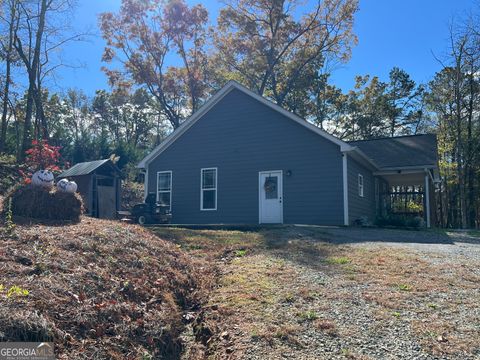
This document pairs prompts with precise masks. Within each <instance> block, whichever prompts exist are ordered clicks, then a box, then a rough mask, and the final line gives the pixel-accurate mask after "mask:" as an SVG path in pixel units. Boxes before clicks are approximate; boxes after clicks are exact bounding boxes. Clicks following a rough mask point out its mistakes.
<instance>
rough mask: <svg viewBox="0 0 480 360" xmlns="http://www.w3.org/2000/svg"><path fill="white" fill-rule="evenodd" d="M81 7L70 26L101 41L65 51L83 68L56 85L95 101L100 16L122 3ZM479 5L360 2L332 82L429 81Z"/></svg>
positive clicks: (449, 0)
mask: <svg viewBox="0 0 480 360" xmlns="http://www.w3.org/2000/svg"><path fill="white" fill-rule="evenodd" d="M188 2H189V3H198V1H194V0H188ZM78 4H79V7H78V9H77V11H76V15H75V18H74V19H72V24H75V28H76V29H77V30H83V29H86V28H90V29H92V30H93V31H94V32H96V34H97V36H94V37H92V38H91V39H90V41H89V42H87V43H72V44H70V45H69V46H68V47H67V48H66V49H65V52H64V54H65V55H64V57H65V59H66V60H68V61H71V62H75V63H81V64H83V66H82V67H81V68H78V69H69V68H64V69H61V70H60V71H59V72H58V76H57V79H56V81H55V84H53V83H52V86H54V88H55V90H57V91H63V90H66V89H68V88H79V89H82V90H83V91H85V93H86V94H87V95H91V96H92V95H94V93H95V90H96V89H108V84H107V81H106V77H105V75H104V74H103V73H102V71H101V70H100V67H101V66H102V63H101V61H100V58H101V55H102V51H103V45H104V43H103V40H102V39H101V37H100V32H99V30H98V26H97V16H98V14H99V13H101V12H104V11H115V10H116V9H118V8H119V6H120V0H81V1H79V2H78ZM202 4H203V5H204V6H206V7H207V8H208V10H209V12H210V20H211V21H215V19H216V16H217V13H218V9H219V8H220V7H221V4H220V3H219V2H217V1H202ZM476 4H478V2H477V1H476V0H360V11H359V12H358V13H357V16H356V23H355V33H356V34H357V36H358V45H357V46H356V47H354V49H353V53H352V58H351V60H350V61H349V62H348V63H347V64H344V65H342V66H341V67H339V68H337V69H336V70H335V71H334V73H333V76H332V82H333V83H334V84H335V85H337V86H339V87H341V88H342V89H344V90H349V89H351V88H352V86H353V84H354V77H355V75H365V74H371V75H378V76H379V77H380V78H381V79H386V78H387V77H388V72H389V71H390V69H391V68H392V67H394V66H398V67H400V68H402V69H404V70H406V71H407V72H408V73H409V74H410V75H411V76H412V78H413V79H414V80H416V81H417V82H427V81H428V80H429V79H430V78H431V77H432V76H433V74H434V73H435V72H436V71H437V70H439V68H440V65H439V63H438V62H437V60H435V58H434V56H433V54H435V55H436V56H438V57H442V55H444V53H445V51H446V49H447V46H448V24H449V22H450V21H451V19H452V17H454V16H455V17H460V16H462V15H464V14H465V13H467V12H468V11H470V10H472V9H473V8H474V7H475V6H476ZM432 53H433V54H432Z"/></svg>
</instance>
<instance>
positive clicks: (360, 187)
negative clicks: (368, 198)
mask: <svg viewBox="0 0 480 360" xmlns="http://www.w3.org/2000/svg"><path fill="white" fill-rule="evenodd" d="M358 196H361V197H363V175H361V174H358Z"/></svg>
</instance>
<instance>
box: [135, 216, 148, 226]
mask: <svg viewBox="0 0 480 360" xmlns="http://www.w3.org/2000/svg"><path fill="white" fill-rule="evenodd" d="M148 220H149V216H148V215H140V216H139V217H138V218H137V222H138V223H139V224H140V225H145V224H147V223H148Z"/></svg>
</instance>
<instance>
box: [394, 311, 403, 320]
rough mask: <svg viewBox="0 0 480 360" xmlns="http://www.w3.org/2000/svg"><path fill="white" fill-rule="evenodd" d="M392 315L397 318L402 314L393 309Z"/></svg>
mask: <svg viewBox="0 0 480 360" xmlns="http://www.w3.org/2000/svg"><path fill="white" fill-rule="evenodd" d="M392 315H393V316H395V317H396V318H397V319H399V318H400V316H402V314H400V313H399V312H398V311H394V312H393V313H392Z"/></svg>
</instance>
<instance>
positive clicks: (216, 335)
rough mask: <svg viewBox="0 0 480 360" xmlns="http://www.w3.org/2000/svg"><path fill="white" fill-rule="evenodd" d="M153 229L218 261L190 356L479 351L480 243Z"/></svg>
mask: <svg viewBox="0 0 480 360" xmlns="http://www.w3.org/2000/svg"><path fill="white" fill-rule="evenodd" d="M151 229H152V231H153V232H154V233H155V234H157V235H158V236H159V237H161V238H162V239H165V240H169V241H172V242H174V243H175V244H176V245H177V247H179V248H180V249H183V250H185V251H187V252H189V253H190V254H191V255H193V256H195V257H199V258H202V260H207V261H208V263H209V264H211V266H212V267H214V268H215V269H216V282H215V286H214V287H213V289H212V290H211V292H210V295H209V298H208V300H207V301H206V302H205V304H203V306H202V308H201V309H200V310H199V311H198V313H197V314H196V320H195V321H194V323H193V326H192V329H191V334H190V336H186V342H187V343H189V345H188V346H187V351H186V354H190V355H191V356H193V355H192V354H196V355H195V356H199V357H200V355H199V354H203V356H208V357H209V358H211V359H223V358H231V359H237V358H247V359H275V358H299V359H332V358H338V359H397V358H401V359H417V358H426V359H429V358H431V359H434V358H449V359H478V358H479V357H480V352H479V349H480V311H479V307H478V299H479V298H480V296H479V295H480V291H479V288H480V271H479V270H480V264H479V262H478V261H477V260H478V258H475V257H472V256H471V254H472V251H470V250H469V248H467V249H466V254H470V255H468V256H467V255H463V253H460V255H456V256H454V257H453V256H450V255H449V253H445V252H442V251H438V252H437V251H433V250H432V249H433V248H434V246H430V245H429V246H428V247H427V248H425V249H429V250H428V251H426V250H422V248H418V247H409V246H393V245H391V244H388V243H374V244H372V243H360V244H355V243H353V244H343V245H338V244H335V243H333V242H331V240H332V236H331V234H329V232H328V230H326V229H323V228H315V227H293V226H290V227H289V226H285V227H278V228H266V229H263V230H262V229H260V230H258V231H238V230H236V231H228V230H189V229H182V228H165V227H157V228H151ZM345 231H348V230H345ZM386 234H387V235H388V232H387V233H386ZM418 236H419V237H421V236H422V232H418ZM456 246H458V245H451V248H448V249H449V250H448V251H453V250H451V249H455V247H456ZM469 246H472V249H473V250H475V251H478V248H480V245H478V244H477V245H475V244H474V245H469ZM475 246H476V248H473V247H475ZM462 249H463V248H462ZM475 254H477V253H475ZM475 256H476V255H475ZM189 348H190V350H188V349H189ZM189 351H190V352H189ZM190 355H185V356H186V357H188V356H190Z"/></svg>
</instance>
